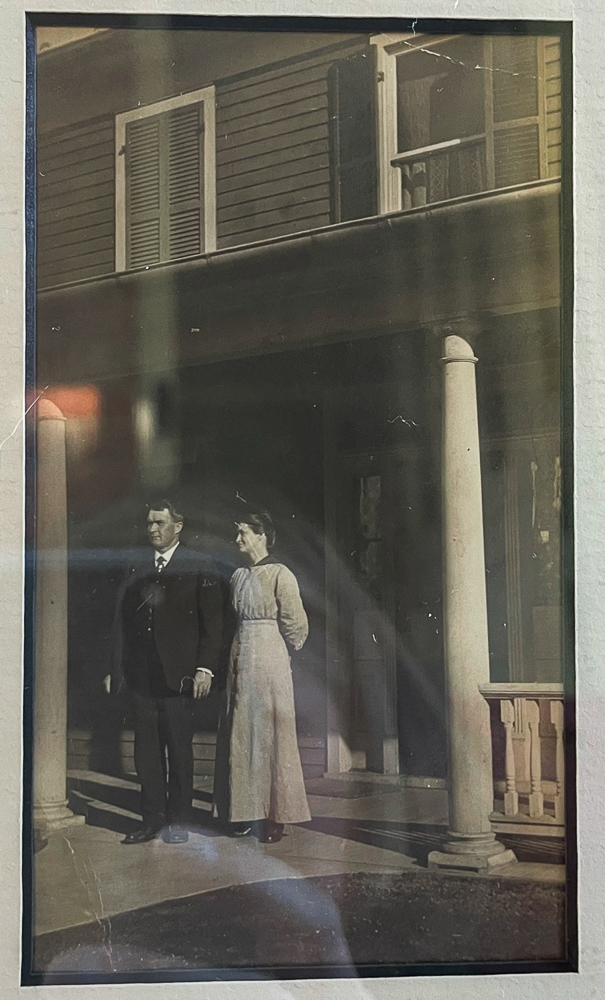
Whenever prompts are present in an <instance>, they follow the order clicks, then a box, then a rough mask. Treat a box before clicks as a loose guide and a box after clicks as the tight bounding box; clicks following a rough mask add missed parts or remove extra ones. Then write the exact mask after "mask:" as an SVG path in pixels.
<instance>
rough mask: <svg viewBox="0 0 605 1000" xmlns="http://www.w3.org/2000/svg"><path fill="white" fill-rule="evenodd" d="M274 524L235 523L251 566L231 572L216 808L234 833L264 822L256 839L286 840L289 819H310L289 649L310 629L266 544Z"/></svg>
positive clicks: (263, 520) (288, 578)
mask: <svg viewBox="0 0 605 1000" xmlns="http://www.w3.org/2000/svg"><path fill="white" fill-rule="evenodd" d="M274 540H275V529H274V527H273V523H272V521H271V518H270V516H269V515H268V514H252V515H249V516H248V518H247V520H246V521H245V522H242V523H241V524H238V525H237V539H236V544H237V546H238V548H239V551H240V552H241V554H242V555H243V556H244V558H245V559H246V562H247V563H248V565H247V566H245V567H242V568H240V569H237V570H236V571H235V573H234V574H233V576H232V578H231V602H232V607H233V610H234V612H235V615H236V616H237V628H236V633H235V638H234V640H233V644H232V647H231V654H230V660H229V669H228V674H227V688H226V697H225V704H224V708H223V711H222V713H221V718H220V722H219V732H218V738H217V755H216V768H215V781H214V812H215V815H217V816H218V817H219V819H221V820H222V821H224V822H228V823H230V824H232V826H231V832H232V833H233V834H234V835H236V836H237V835H239V836H244V835H245V834H247V833H249V832H250V830H251V827H252V824H253V823H256V822H258V821H264V822H263V823H262V827H261V832H260V836H259V839H260V840H261V841H262V842H263V843H274V842H276V841H278V840H280V839H281V837H282V835H283V828H284V824H285V823H305V822H307V821H308V820H310V819H311V814H310V812H309V806H308V803H307V797H306V794H305V786H304V781H303V773H302V765H301V762H300V754H299V751H298V741H297V738H296V718H295V711H294V691H293V686H292V671H291V667H290V652H291V651H296V650H299V649H301V647H302V646H303V644H304V642H305V640H306V638H307V635H308V631H309V626H308V622H307V616H306V613H305V609H304V607H303V604H302V601H301V597H300V592H299V589H298V584H297V582H296V577H295V576H294V574H293V573H292V572H291V571H290V570H289V569H288V568H287V566H284V565H283V563H280V562H278V561H277V560H275V559H273V558H272V556H271V555H270V554H269V549H270V548H271V547H272V546H273V543H274Z"/></svg>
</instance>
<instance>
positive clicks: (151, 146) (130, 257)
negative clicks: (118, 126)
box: [125, 115, 161, 267]
mask: <svg viewBox="0 0 605 1000" xmlns="http://www.w3.org/2000/svg"><path fill="white" fill-rule="evenodd" d="M160 117H161V116H160V115H154V116H153V117H149V118H140V119H138V120H137V121H133V122H128V124H127V125H126V149H125V155H126V219H127V221H126V260H127V266H128V267H142V266H143V265H145V264H157V263H158V261H159V260H160V259H161V258H160V215H161V199H160Z"/></svg>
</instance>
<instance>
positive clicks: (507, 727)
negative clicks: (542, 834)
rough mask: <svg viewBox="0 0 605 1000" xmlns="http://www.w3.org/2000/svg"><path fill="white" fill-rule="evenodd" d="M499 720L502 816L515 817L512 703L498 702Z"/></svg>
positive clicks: (516, 805)
mask: <svg viewBox="0 0 605 1000" xmlns="http://www.w3.org/2000/svg"><path fill="white" fill-rule="evenodd" d="M500 718H501V719H502V724H503V726H504V739H505V746H504V777H505V779H506V791H505V792H504V815H505V816H516V815H517V813H518V812H519V793H518V792H517V770H516V767H515V751H514V747H513V725H514V722H515V709H514V706H513V703H512V701H501V702H500Z"/></svg>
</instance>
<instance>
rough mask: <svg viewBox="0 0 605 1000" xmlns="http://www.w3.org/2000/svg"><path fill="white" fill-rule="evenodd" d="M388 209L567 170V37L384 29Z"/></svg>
mask: <svg viewBox="0 0 605 1000" xmlns="http://www.w3.org/2000/svg"><path fill="white" fill-rule="evenodd" d="M377 47H378V49H377V51H378V55H379V81H380V82H379V106H380V111H381V117H380V130H379V131H380V135H381V140H382V141H381V149H382V157H383V159H382V163H381V164H380V172H381V189H382V190H381V211H396V210H400V209H406V208H415V207H419V206H422V205H425V204H430V203H435V202H439V201H446V200H448V199H451V198H457V197H461V196H464V195H470V194H474V193H477V192H480V191H490V190H494V189H498V188H504V187H511V186H514V185H517V184H524V183H529V182H532V181H537V180H540V179H541V178H544V177H549V176H554V175H555V174H557V173H558V167H559V162H560V142H561V134H560V126H561V120H560V116H561V103H560V101H561V96H560V95H561V87H560V56H559V49H558V40H557V39H550V38H538V37H533V36H505V35H503V36H491V37H481V36H473V35H457V36H454V37H449V38H443V37H442V38H429V37H427V36H425V37H424V38H413V39H411V40H410V39H409V38H408V39H402V38H401V36H399V38H395V37H394V36H390V37H389V36H382V38H381V39H379V40H378V41H377Z"/></svg>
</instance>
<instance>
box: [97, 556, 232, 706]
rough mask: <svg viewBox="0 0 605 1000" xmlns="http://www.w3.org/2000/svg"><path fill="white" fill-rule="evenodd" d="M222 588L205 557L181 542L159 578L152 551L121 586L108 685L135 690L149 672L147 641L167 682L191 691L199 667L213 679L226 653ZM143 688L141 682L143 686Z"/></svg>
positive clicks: (180, 690) (140, 561) (128, 573)
mask: <svg viewBox="0 0 605 1000" xmlns="http://www.w3.org/2000/svg"><path fill="white" fill-rule="evenodd" d="M224 608H225V589H224V587H223V586H222V585H221V582H220V580H219V579H218V576H217V574H216V571H215V570H214V571H213V569H212V567H210V565H209V564H208V563H207V562H206V561H205V560H204V557H203V556H202V555H201V554H199V553H197V552H194V551H192V550H191V549H187V548H186V547H185V546H183V545H182V544H179V545H178V547H177V548H176V550H175V552H174V553H173V555H172V558H171V559H170V562H169V563H168V564H167V565H166V567H165V569H164V570H163V571H162V573H161V574H160V575H158V573H157V571H156V568H155V563H154V551H153V549H151V548H150V549H148V550H147V552H146V553H145V556H143V557H142V558H141V559H140V560H139V561H137V563H136V564H134V565H132V566H131V567H130V568H129V570H128V572H127V574H126V577H125V580H124V582H123V584H122V587H121V590H120V594H119V597H118V608H117V615H116V622H115V630H114V642H113V651H112V652H113V655H112V660H113V665H112V687H113V688H114V690H116V689H119V688H121V687H122V686H123V684H124V682H125V684H126V686H127V687H128V688H131V689H134V690H136V689H137V688H140V687H141V681H144V678H145V673H146V671H147V669H148V666H149V664H148V658H149V650H150V642H153V646H152V648H153V649H154V652H155V651H157V654H158V657H159V660H160V662H161V665H162V668H163V672H164V677H165V679H166V684H167V685H168V687H169V688H170V689H171V690H172V691H174V692H183V691H187V686H188V687H189V692H190V691H191V684H190V680H191V678H193V676H194V674H195V671H196V669H197V668H198V667H206V668H207V669H208V670H211V671H212V672H213V673H214V674H215V676H217V675H218V674H219V672H220V671H221V666H222V662H223V657H224V649H225V641H226V638H225V627H224ZM142 686H143V687H144V683H143V685H142Z"/></svg>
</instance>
